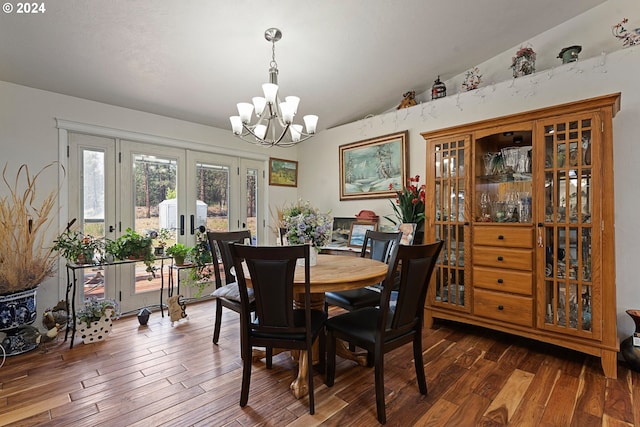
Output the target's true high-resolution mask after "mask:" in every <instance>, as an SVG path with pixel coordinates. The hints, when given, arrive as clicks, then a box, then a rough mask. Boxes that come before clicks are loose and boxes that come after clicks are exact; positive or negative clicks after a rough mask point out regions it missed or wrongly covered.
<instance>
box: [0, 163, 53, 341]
mask: <svg viewBox="0 0 640 427" xmlns="http://www.w3.org/2000/svg"><path fill="white" fill-rule="evenodd" d="M7 167H8V165H5V166H4V168H3V170H2V182H3V183H4V185H2V183H0V313H2V315H1V316H0V331H1V332H4V333H5V334H6V337H5V339H4V340H3V347H4V349H5V351H6V352H7V354H19V353H23V352H26V351H29V350H33V349H34V348H36V347H37V344H35V343H25V341H24V340H23V339H21V338H20V336H19V335H18V332H19V331H20V327H21V326H23V325H29V324H31V323H33V322H34V321H35V319H36V317H37V311H36V290H37V287H38V285H40V283H42V282H43V281H44V280H45V279H47V278H48V277H52V276H53V275H54V273H55V271H56V261H57V255H56V253H55V251H53V248H52V245H51V240H49V239H50V238H51V236H50V235H49V231H50V227H51V226H52V223H53V220H54V219H55V215H54V214H55V209H56V204H57V201H58V200H57V197H58V191H59V189H58V188H57V187H54V189H53V190H51V191H50V192H49V193H47V194H41V193H40V194H38V192H37V191H36V189H37V188H38V187H39V185H40V184H41V183H42V182H43V181H48V182H52V181H53V182H57V172H58V170H57V168H58V167H60V168H61V166H59V164H58V163H57V162H53V163H50V164H48V165H46V166H44V167H43V168H42V169H41V170H40V171H39V172H37V173H36V174H35V175H33V174H31V173H30V172H29V168H28V166H27V165H24V164H23V165H21V166H19V167H18V171H17V172H16V175H15V178H13V179H11V178H9V177H8V174H7ZM52 170H53V172H55V174H54V176H53V177H51V176H45V175H49V173H48V172H51V171H52ZM62 170H63V171H64V169H62ZM16 307H18V309H16ZM5 342H6V343H8V344H7V345H5Z"/></svg>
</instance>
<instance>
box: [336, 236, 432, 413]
mask: <svg viewBox="0 0 640 427" xmlns="http://www.w3.org/2000/svg"><path fill="white" fill-rule="evenodd" d="M442 244H443V242H442V241H439V242H436V243H432V244H427V245H415V246H402V245H398V246H396V247H395V248H394V249H393V250H392V254H391V258H392V259H391V261H390V265H391V266H392V267H391V268H389V271H388V272H387V276H386V277H385V280H384V282H383V289H382V295H381V300H380V306H379V307H365V308H361V309H358V310H354V311H350V312H347V313H344V314H340V315H337V316H333V317H331V318H329V319H328V320H327V321H326V322H325V327H326V330H327V366H326V380H325V382H326V384H327V386H328V387H331V386H333V383H334V380H335V372H336V339H342V340H345V341H348V342H353V343H355V344H356V345H358V346H360V347H362V348H364V349H366V350H367V351H368V352H369V354H373V363H374V366H375V375H374V376H375V390H376V409H377V416H378V421H379V422H380V423H381V424H384V423H385V422H386V421H387V416H386V409H385V399H384V355H385V354H386V353H388V352H389V351H391V350H394V349H396V348H398V347H401V346H403V345H405V344H409V343H413V359H414V365H415V369H416V378H417V381H418V388H419V390H420V393H421V394H427V382H426V379H425V375H424V362H423V360H422V324H423V321H424V301H425V298H426V295H427V289H428V287H429V282H430V280H431V275H432V273H433V269H434V265H435V263H436V260H437V258H438V256H439V254H440V250H441V249H442ZM398 266H399V269H400V276H399V282H398V289H397V295H396V298H395V300H394V298H391V295H392V291H393V288H394V282H395V280H394V277H393V276H394V272H395V270H396V268H398ZM393 292H396V291H393Z"/></svg>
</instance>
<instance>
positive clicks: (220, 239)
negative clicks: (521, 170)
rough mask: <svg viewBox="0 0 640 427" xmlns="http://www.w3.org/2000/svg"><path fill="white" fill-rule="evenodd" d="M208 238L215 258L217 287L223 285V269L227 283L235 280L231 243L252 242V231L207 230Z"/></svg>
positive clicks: (214, 269) (212, 257) (214, 270)
mask: <svg viewBox="0 0 640 427" xmlns="http://www.w3.org/2000/svg"><path fill="white" fill-rule="evenodd" d="M207 239H208V240H209V248H210V249H211V259H212V260H213V272H214V275H215V283H216V289H218V288H220V287H221V286H222V285H223V284H222V271H224V277H225V283H232V282H235V281H236V278H235V276H234V275H233V273H232V272H231V266H233V260H232V258H231V251H230V250H229V244H230V243H245V242H251V231H249V230H238V231H207ZM218 260H220V261H222V269H223V270H222V271H221V270H220V266H219V263H218Z"/></svg>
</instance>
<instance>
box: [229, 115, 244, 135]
mask: <svg viewBox="0 0 640 427" xmlns="http://www.w3.org/2000/svg"><path fill="white" fill-rule="evenodd" d="M229 120H230V121H231V129H232V130H233V134H234V135H241V134H242V120H241V119H240V116H231V117H229Z"/></svg>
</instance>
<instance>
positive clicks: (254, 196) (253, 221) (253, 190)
mask: <svg viewBox="0 0 640 427" xmlns="http://www.w3.org/2000/svg"><path fill="white" fill-rule="evenodd" d="M245 173H246V179H247V188H246V191H247V212H246V214H247V228H248V229H249V230H250V231H251V244H252V245H255V244H256V242H257V236H258V227H257V218H258V170H257V169H253V168H247V169H246V171H245Z"/></svg>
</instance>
